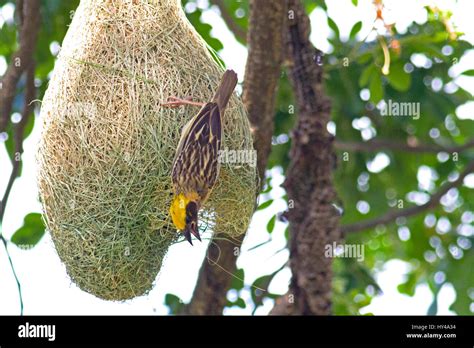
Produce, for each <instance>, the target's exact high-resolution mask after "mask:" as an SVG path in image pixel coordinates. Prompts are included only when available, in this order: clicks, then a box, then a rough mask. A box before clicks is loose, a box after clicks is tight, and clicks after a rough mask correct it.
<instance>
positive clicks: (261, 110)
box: [184, 0, 286, 315]
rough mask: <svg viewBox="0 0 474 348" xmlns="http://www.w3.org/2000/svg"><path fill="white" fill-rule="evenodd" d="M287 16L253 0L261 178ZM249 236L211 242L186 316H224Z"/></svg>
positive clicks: (252, 67) (251, 93) (252, 76)
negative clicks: (242, 250)
mask: <svg viewBox="0 0 474 348" xmlns="http://www.w3.org/2000/svg"><path fill="white" fill-rule="evenodd" d="M285 11H286V3H285V1H259V0H250V18H249V33H248V38H247V40H248V42H249V54H248V59H247V66H246V70H245V79H244V80H245V82H244V93H243V101H244V104H245V106H246V108H247V111H248V116H249V120H250V124H251V126H252V128H253V136H254V147H255V149H256V150H257V167H258V172H259V175H260V178H261V179H263V177H264V174H265V167H266V165H267V160H268V155H269V154H270V148H271V137H272V133H273V116H274V108H275V105H274V104H275V94H276V88H277V85H278V79H279V76H280V69H281V63H282V59H283V57H282V53H281V52H282V51H283V49H282V46H283V29H284V22H285ZM261 182H263V180H261ZM244 237H245V236H244V235H243V236H241V237H240V238H238V239H237V240H233V241H232V240H230V239H222V238H220V239H217V240H213V241H212V242H211V244H210V245H209V249H208V251H207V257H206V259H205V260H204V263H203V265H202V266H201V270H200V271H199V278H198V281H197V284H196V288H195V289H194V293H193V298H192V300H191V302H190V303H189V304H188V305H186V306H185V308H184V313H185V314H205V315H219V314H222V311H223V309H224V306H225V304H226V301H227V297H226V295H227V291H228V290H229V287H230V285H231V282H232V276H231V275H230V274H233V273H234V272H235V270H236V260H237V257H238V254H239V253H238V252H236V250H235V248H238V249H240V246H241V244H242V241H243V239H244ZM225 238H229V237H225ZM216 261H217V264H216ZM229 273H230V274H229Z"/></svg>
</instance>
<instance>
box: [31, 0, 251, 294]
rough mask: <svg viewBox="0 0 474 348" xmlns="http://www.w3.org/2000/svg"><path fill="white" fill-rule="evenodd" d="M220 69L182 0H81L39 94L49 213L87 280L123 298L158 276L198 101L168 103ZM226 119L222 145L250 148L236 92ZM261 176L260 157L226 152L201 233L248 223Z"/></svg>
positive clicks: (77, 272)
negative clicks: (236, 158)
mask: <svg viewBox="0 0 474 348" xmlns="http://www.w3.org/2000/svg"><path fill="white" fill-rule="evenodd" d="M222 72H223V69H222V67H220V66H219V65H218V64H217V63H216V61H215V59H214V58H213V57H212V55H211V54H210V53H209V50H208V48H207V46H206V44H205V42H204V41H203V39H202V38H201V37H200V36H199V35H198V34H197V33H196V32H195V30H194V28H193V27H192V26H191V24H190V23H189V22H188V21H187V19H186V17H185V15H184V12H183V11H182V9H181V6H180V4H179V1H178V0H148V1H131V0H130V1H126V0H115V1H112V0H82V1H81V3H80V5H79V7H78V9H77V11H76V13H75V15H74V19H73V21H72V24H71V26H70V28H69V31H68V33H67V35H66V37H65V39H64V42H63V46H62V49H61V52H60V54H59V56H58V59H57V62H56V65H55V69H54V73H53V76H52V78H51V81H50V83H49V87H48V90H47V92H46V94H45V98H44V101H43V104H42V110H41V115H42V118H43V121H44V122H43V133H42V138H41V141H40V144H39V149H38V154H37V161H38V168H39V170H38V184H39V192H40V200H41V203H42V205H43V210H44V219H45V223H46V225H47V228H48V230H49V231H50V232H51V236H52V239H53V241H54V244H55V247H56V250H57V252H58V254H59V257H60V258H61V260H62V261H63V262H64V264H65V266H66V270H67V273H68V274H69V276H70V277H71V279H72V280H73V281H74V282H75V283H76V284H77V285H78V286H79V287H80V288H81V289H83V290H85V291H87V292H89V293H91V294H93V295H95V296H98V297H100V298H103V299H107V300H125V299H130V298H133V297H136V296H139V295H142V294H145V293H147V292H148V291H149V290H151V288H152V287H153V282H154V281H155V279H156V277H157V274H158V272H159V270H160V268H161V265H162V262H163V259H164V257H165V254H166V252H167V250H168V248H169V246H170V245H171V244H172V243H175V242H179V241H182V240H183V238H182V237H181V236H180V235H179V234H178V233H177V232H176V229H175V228H174V227H173V226H172V223H171V220H170V217H169V213H168V210H169V205H170V202H171V198H172V195H171V193H172V190H171V178H170V172H171V165H172V161H173V157H174V154H175V149H176V146H177V143H178V140H179V136H180V132H181V129H182V127H183V126H184V124H185V123H186V122H187V121H188V120H189V119H190V118H192V116H194V115H195V114H196V113H197V111H198V109H196V108H193V107H189V106H187V107H180V108H178V109H169V108H162V107H160V105H159V104H160V103H162V102H164V101H166V99H167V98H168V97H169V96H180V97H185V96H192V98H193V99H194V100H196V101H208V100H210V98H211V97H212V95H213V93H214V91H215V89H216V87H217V85H218V83H219V81H220V78H221V77H222ZM223 129H224V134H225V137H224V140H223V146H222V148H223V149H229V150H232V151H245V152H246V153H251V152H252V151H253V147H252V139H251V134H250V129H249V123H248V120H247V117H246V113H245V110H244V107H243V104H242V102H241V101H240V100H239V99H238V98H237V97H236V96H235V95H234V96H233V97H232V99H231V101H230V103H229V106H228V108H227V110H226V113H225V117H224V120H223ZM250 162H251V161H250ZM256 178H257V176H256V169H255V166H254V163H241V164H238V163H228V164H226V163H223V164H222V168H221V172H220V176H219V179H218V182H217V184H216V187H215V188H214V190H213V192H212V194H211V196H210V198H209V200H208V201H207V203H206V204H205V206H204V207H203V209H202V212H201V219H200V221H201V223H200V224H201V229H205V230H206V232H205V233H204V235H203V237H204V238H206V236H207V237H208V238H209V237H210V236H211V231H212V233H214V235H216V234H219V233H225V234H226V235H228V236H231V237H236V236H238V235H241V234H242V233H244V232H245V231H246V229H247V227H248V224H249V222H250V218H251V216H252V213H253V209H254V198H255V190H256V186H257V185H256V180H257V179H256ZM217 237H218V236H217ZM189 247H191V246H189Z"/></svg>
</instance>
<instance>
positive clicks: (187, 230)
mask: <svg viewBox="0 0 474 348" xmlns="http://www.w3.org/2000/svg"><path fill="white" fill-rule="evenodd" d="M183 233H184V237H185V238H186V240H187V241H188V242H189V244H191V245H193V241H192V239H191V232H190V231H189V229H188V228H186V229H185V230H184V231H183Z"/></svg>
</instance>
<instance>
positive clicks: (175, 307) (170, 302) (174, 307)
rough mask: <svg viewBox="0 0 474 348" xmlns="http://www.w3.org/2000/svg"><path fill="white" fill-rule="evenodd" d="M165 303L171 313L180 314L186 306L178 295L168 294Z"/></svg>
mask: <svg viewBox="0 0 474 348" xmlns="http://www.w3.org/2000/svg"><path fill="white" fill-rule="evenodd" d="M165 305H167V306H168V308H169V310H170V314H175V315H176V314H180V313H181V312H182V311H183V308H184V302H183V301H182V300H181V299H180V298H179V297H178V296H176V295H173V294H166V295H165Z"/></svg>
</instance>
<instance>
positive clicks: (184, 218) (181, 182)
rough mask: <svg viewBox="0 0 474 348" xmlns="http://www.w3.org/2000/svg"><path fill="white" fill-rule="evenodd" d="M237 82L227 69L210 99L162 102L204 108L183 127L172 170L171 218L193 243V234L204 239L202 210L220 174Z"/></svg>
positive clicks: (176, 99) (169, 104)
mask: <svg viewBox="0 0 474 348" xmlns="http://www.w3.org/2000/svg"><path fill="white" fill-rule="evenodd" d="M236 85H237V74H236V73H235V72H234V71H233V70H226V71H225V72H224V74H223V76H222V79H221V82H220V84H219V86H218V88H217V91H216V93H215V94H214V97H213V98H212V100H211V101H210V102H207V103H201V102H195V101H192V100H191V98H185V99H181V98H177V97H170V98H168V102H167V103H164V104H161V105H162V106H164V107H178V106H181V105H192V106H201V109H200V111H199V112H198V113H197V114H196V115H195V116H194V117H193V118H192V119H191V120H190V121H189V122H188V123H187V124H186V125H185V126H184V127H183V130H182V132H181V137H180V140H179V143H178V146H177V148H176V154H175V158H174V160H173V165H172V170H171V181H172V188H173V199H172V202H171V205H170V215H171V219H172V221H173V224H174V226H175V227H176V228H177V229H178V230H179V231H180V232H182V233H183V234H184V237H185V238H186V240H187V241H188V242H189V243H190V244H191V245H193V243H192V237H191V235H193V236H195V237H196V238H197V239H198V240H199V241H201V237H200V235H199V232H198V212H199V210H200V209H201V207H202V205H203V204H204V203H205V202H206V200H207V199H208V197H209V194H210V193H211V191H212V189H213V187H214V185H215V183H216V180H217V177H218V176H219V170H220V163H219V152H220V148H221V142H222V133H223V131H222V117H223V116H224V113H225V109H226V107H227V104H228V102H229V99H230V97H231V96H232V93H233V91H234V89H235V86H236Z"/></svg>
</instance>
